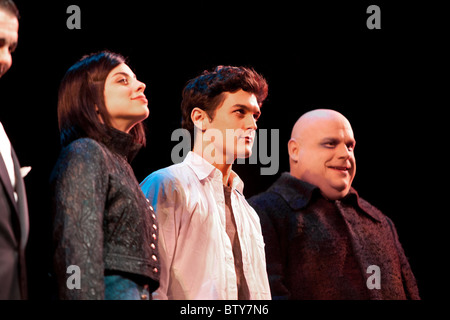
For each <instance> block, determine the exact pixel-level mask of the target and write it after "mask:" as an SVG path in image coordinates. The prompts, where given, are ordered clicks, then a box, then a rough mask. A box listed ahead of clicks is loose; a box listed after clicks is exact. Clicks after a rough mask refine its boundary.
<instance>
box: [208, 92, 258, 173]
mask: <svg viewBox="0 0 450 320" xmlns="http://www.w3.org/2000/svg"><path fill="white" fill-rule="evenodd" d="M224 94H225V95H226V96H225V99H224V101H223V103H222V105H220V106H218V107H217V109H216V112H215V115H214V119H213V120H212V121H211V122H209V123H208V124H207V127H206V131H205V132H204V134H203V135H204V138H203V139H204V140H205V139H206V140H209V141H211V142H212V143H211V147H210V150H209V151H212V148H214V152H215V153H216V154H215V155H214V156H215V159H216V161H217V159H219V160H220V158H221V156H222V159H223V160H222V161H224V162H223V163H225V162H226V163H227V164H232V163H233V162H234V160H236V158H248V157H250V156H251V154H252V147H253V142H254V139H255V130H256V128H257V126H256V121H257V120H258V118H259V116H260V114H261V111H260V108H259V105H258V101H257V99H256V96H255V95H254V94H253V93H249V92H246V91H243V90H239V91H236V92H235V93H230V92H226V93H224ZM207 148H208V147H207ZM204 152H208V150H206V148H205V150H204Z"/></svg>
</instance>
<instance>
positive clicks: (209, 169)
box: [183, 151, 244, 195]
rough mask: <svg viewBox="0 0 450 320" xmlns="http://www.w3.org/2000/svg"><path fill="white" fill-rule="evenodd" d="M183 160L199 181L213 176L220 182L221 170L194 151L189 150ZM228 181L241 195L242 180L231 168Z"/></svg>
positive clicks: (242, 188)
mask: <svg viewBox="0 0 450 320" xmlns="http://www.w3.org/2000/svg"><path fill="white" fill-rule="evenodd" d="M183 162H184V163H186V164H187V165H188V166H189V167H190V168H191V169H192V170H193V171H194V173H195V174H196V176H197V178H198V179H199V180H200V181H202V180H204V179H206V178H207V177H215V178H217V179H219V178H220V181H221V183H222V177H223V176H222V172H220V170H219V169H217V168H216V167H214V166H213V165H212V164H211V163H209V162H208V161H206V160H205V159H204V158H203V157H201V156H199V155H198V154H196V153H195V152H192V151H189V153H188V154H187V156H186V158H185V159H184V161H183ZM230 181H231V183H230V185H231V187H232V188H233V189H236V190H237V191H238V192H239V193H240V194H241V195H242V194H243V190H244V182H242V180H241V179H240V178H239V176H238V175H237V173H236V172H234V171H233V170H231V174H230Z"/></svg>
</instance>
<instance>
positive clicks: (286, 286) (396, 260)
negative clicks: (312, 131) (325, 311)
mask: <svg viewBox="0 0 450 320" xmlns="http://www.w3.org/2000/svg"><path fill="white" fill-rule="evenodd" d="M248 202H249V203H250V205H252V206H253V207H254V209H255V210H256V212H257V213H258V215H259V216H260V219H261V226H262V232H263V236H264V241H265V243H266V259H267V270H268V275H269V282H270V287H271V291H272V297H273V298H274V299H307V300H315V299H320V300H331V299H339V300H344V299H351V300H357V299H420V297H419V293H418V288H417V284H416V280H415V278H414V275H413V273H412V271H411V268H410V265H409V262H408V260H407V258H406V256H405V253H404V251H403V248H402V246H401V244H400V242H399V240H398V236H397V232H396V229H395V227H394V224H393V223H392V221H391V220H390V219H389V218H388V217H386V216H385V215H384V214H383V213H381V212H380V211H379V210H378V209H376V208H375V207H373V206H372V205H370V204H369V203H368V202H367V201H365V200H364V199H362V198H360V197H359V196H358V194H357V192H356V191H355V190H354V189H351V191H350V192H349V195H347V197H345V198H344V199H342V200H337V201H329V200H327V199H325V198H324V197H323V196H322V195H321V193H320V190H319V189H318V188H317V187H315V186H313V185H311V184H308V183H306V182H303V181H301V180H298V179H296V178H294V177H292V176H291V175H290V174H289V173H283V174H282V176H281V177H280V178H279V179H278V180H277V181H276V182H275V183H274V184H273V185H272V186H271V187H270V188H269V189H268V190H267V191H266V192H263V193H261V194H259V195H256V196H254V197H252V198H250V199H249V200H248ZM371 266H377V267H379V268H380V269H379V272H378V274H379V275H380V278H379V279H380V282H379V283H380V285H381V287H380V288H379V289H378V288H376V287H375V288H374V286H373V285H374V283H375V282H376V281H375V278H374V276H376V275H375V273H374V269H372V268H373V267H371Z"/></svg>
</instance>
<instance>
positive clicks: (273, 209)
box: [247, 191, 291, 215]
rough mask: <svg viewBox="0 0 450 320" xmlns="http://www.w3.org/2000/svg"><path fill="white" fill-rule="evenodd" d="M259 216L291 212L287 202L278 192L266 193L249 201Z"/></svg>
mask: <svg viewBox="0 0 450 320" xmlns="http://www.w3.org/2000/svg"><path fill="white" fill-rule="evenodd" d="M247 202H248V203H249V204H250V205H251V206H252V207H253V209H255V211H256V212H257V213H258V214H262V213H266V214H278V215H279V214H281V213H284V212H288V211H291V210H290V209H289V205H288V203H287V202H286V200H285V199H284V198H283V197H282V196H281V195H279V194H278V193H276V192H272V191H265V192H262V193H259V194H257V195H254V196H252V197H250V198H249V199H247Z"/></svg>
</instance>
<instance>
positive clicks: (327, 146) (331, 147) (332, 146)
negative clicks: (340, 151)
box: [322, 142, 336, 149]
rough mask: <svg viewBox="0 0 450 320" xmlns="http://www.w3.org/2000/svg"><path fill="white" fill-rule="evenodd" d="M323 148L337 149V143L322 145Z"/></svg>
mask: <svg viewBox="0 0 450 320" xmlns="http://www.w3.org/2000/svg"><path fill="white" fill-rule="evenodd" d="M322 146H324V147H325V148H327V149H333V148H335V147H336V143H335V142H324V143H323V144H322Z"/></svg>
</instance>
